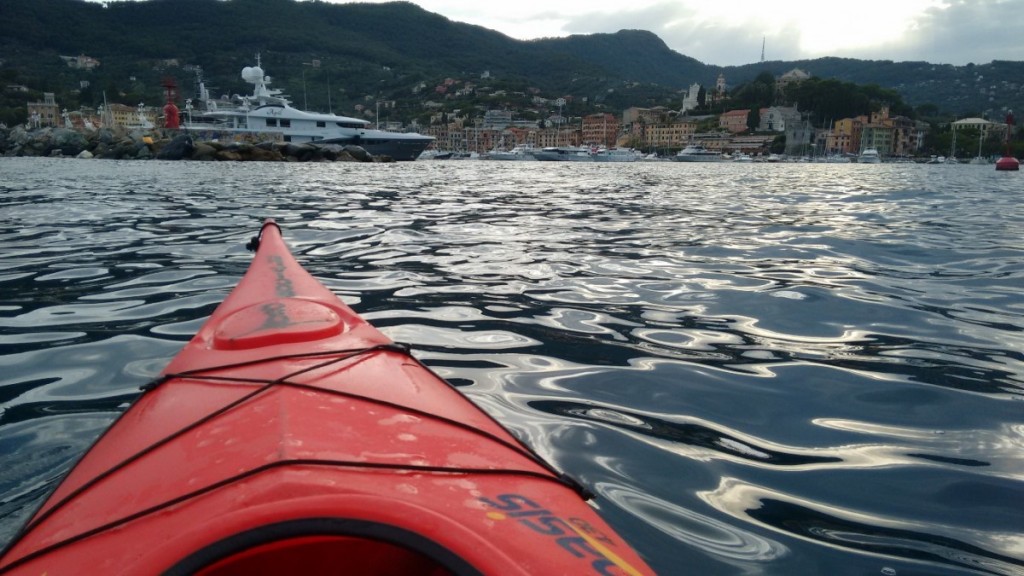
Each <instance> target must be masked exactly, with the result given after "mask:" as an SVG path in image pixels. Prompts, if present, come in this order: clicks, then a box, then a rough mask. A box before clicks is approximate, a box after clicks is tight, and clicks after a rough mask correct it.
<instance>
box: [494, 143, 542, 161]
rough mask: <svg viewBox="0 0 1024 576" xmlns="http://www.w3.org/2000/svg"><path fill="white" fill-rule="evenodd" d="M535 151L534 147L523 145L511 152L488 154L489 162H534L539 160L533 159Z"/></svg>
mask: <svg viewBox="0 0 1024 576" xmlns="http://www.w3.org/2000/svg"><path fill="white" fill-rule="evenodd" d="M533 151H534V148H533V146H532V145H530V144H521V145H519V146H515V147H513V148H512V149H511V150H492V151H490V152H488V153H487V160H504V161H515V162H533V161H535V160H537V159H536V158H534V157H533Z"/></svg>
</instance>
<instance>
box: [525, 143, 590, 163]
mask: <svg viewBox="0 0 1024 576" xmlns="http://www.w3.org/2000/svg"><path fill="white" fill-rule="evenodd" d="M533 157H534V158H536V159H537V160H541V161H543V162H593V161H594V155H593V153H592V152H591V150H590V148H584V147H580V146H546V147H544V148H541V149H540V150H534V151H533Z"/></svg>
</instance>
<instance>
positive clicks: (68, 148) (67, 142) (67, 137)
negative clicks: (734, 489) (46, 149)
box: [50, 128, 88, 156]
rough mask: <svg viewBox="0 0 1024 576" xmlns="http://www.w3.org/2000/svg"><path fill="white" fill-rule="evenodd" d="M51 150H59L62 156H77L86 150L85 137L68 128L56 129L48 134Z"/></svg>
mask: <svg viewBox="0 0 1024 576" xmlns="http://www.w3.org/2000/svg"><path fill="white" fill-rule="evenodd" d="M50 138H51V140H52V142H53V148H54V149H59V150H60V153H61V154H62V155H64V156H77V155H78V153H79V152H81V151H82V150H85V149H86V145H87V144H88V143H87V142H86V140H85V135H83V134H82V133H81V132H78V131H77V130H71V129H68V128H56V129H54V131H53V132H52V133H51V134H50Z"/></svg>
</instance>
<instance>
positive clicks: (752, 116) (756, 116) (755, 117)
mask: <svg viewBox="0 0 1024 576" xmlns="http://www.w3.org/2000/svg"><path fill="white" fill-rule="evenodd" d="M760 125H761V110H760V109H759V108H758V107H756V106H755V107H753V108H751V109H750V113H749V114H747V129H748V130H750V131H751V132H756V131H757V127H758V126H760Z"/></svg>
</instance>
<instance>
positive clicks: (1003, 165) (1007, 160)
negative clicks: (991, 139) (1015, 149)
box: [996, 156, 1020, 170]
mask: <svg viewBox="0 0 1024 576" xmlns="http://www.w3.org/2000/svg"><path fill="white" fill-rule="evenodd" d="M996 170H1020V161H1019V160H1017V159H1016V158H1014V157H1013V156H1003V157H1002V158H1000V159H999V160H998V161H996Z"/></svg>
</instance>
